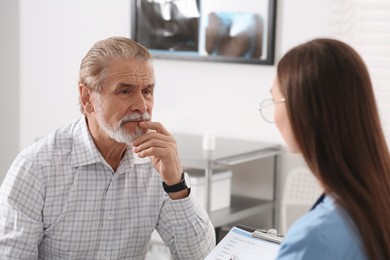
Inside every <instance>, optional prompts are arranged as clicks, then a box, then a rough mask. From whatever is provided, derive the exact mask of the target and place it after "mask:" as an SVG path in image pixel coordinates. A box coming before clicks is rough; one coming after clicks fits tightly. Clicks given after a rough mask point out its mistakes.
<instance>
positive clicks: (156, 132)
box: [132, 121, 189, 199]
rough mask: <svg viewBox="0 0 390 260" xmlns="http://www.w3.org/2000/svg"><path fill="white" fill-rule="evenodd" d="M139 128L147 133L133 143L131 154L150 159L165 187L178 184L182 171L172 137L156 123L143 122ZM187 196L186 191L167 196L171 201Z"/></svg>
mask: <svg viewBox="0 0 390 260" xmlns="http://www.w3.org/2000/svg"><path fill="white" fill-rule="evenodd" d="M139 126H140V127H141V128H142V129H143V130H144V132H147V133H146V134H144V135H142V136H140V137H138V138H136V139H135V140H134V141H133V143H132V145H133V152H134V153H136V154H137V155H138V157H140V158H145V157H150V158H151V160H152V163H153V166H154V168H155V169H156V170H157V171H158V172H159V173H160V175H161V177H162V179H163V180H164V182H165V183H166V184H167V185H174V184H176V183H179V182H180V181H181V178H182V172H183V170H182V167H181V163H180V158H179V154H178V151H177V146H176V141H175V139H174V138H173V136H172V135H171V134H170V133H169V132H168V131H167V130H166V129H165V128H164V126H163V125H162V124H161V123H158V122H151V121H143V122H140V123H139ZM150 130H151V131H150ZM188 194H189V190H188V189H187V190H183V191H179V192H175V193H170V194H169V196H170V197H171V198H172V199H180V198H185V197H187V196H188Z"/></svg>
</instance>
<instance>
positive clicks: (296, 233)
mask: <svg viewBox="0 0 390 260" xmlns="http://www.w3.org/2000/svg"><path fill="white" fill-rule="evenodd" d="M284 256H289V257H288V259H365V258H364V254H363V250H362V246H361V241H360V238H359V235H358V233H357V231H356V228H355V227H354V224H353V222H352V220H351V218H350V217H349V216H348V214H347V213H346V212H345V211H344V210H343V209H341V208H340V207H338V206H337V205H336V204H335V203H334V201H333V200H332V199H331V198H329V197H326V198H325V200H324V202H323V203H321V204H319V205H318V206H317V207H316V208H315V209H313V210H311V211H310V212H308V213H306V214H305V215H304V216H303V217H301V218H300V219H299V220H298V221H297V222H296V223H294V224H293V225H292V227H291V228H290V230H289V231H288V233H287V235H286V237H285V239H284V241H283V243H282V245H281V249H280V253H279V257H278V259H287V258H284Z"/></svg>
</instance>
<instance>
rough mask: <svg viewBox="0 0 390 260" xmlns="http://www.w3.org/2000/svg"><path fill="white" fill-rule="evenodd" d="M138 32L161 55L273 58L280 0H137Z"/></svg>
mask: <svg viewBox="0 0 390 260" xmlns="http://www.w3.org/2000/svg"><path fill="white" fill-rule="evenodd" d="M133 1H134V5H133V9H134V11H133V12H132V21H131V23H132V37H133V38H134V39H135V40H137V41H138V42H140V43H141V44H143V45H144V46H146V47H147V48H149V49H150V50H151V51H152V54H153V56H154V57H156V58H174V59H194V60H209V61H224V62H243V63H255V64H273V60H274V34H275V9H276V0H240V1H237V0H133Z"/></svg>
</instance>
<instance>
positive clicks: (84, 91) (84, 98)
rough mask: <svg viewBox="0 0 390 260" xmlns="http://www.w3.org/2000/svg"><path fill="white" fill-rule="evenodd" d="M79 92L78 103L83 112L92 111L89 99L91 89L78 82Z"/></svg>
mask: <svg viewBox="0 0 390 260" xmlns="http://www.w3.org/2000/svg"><path fill="white" fill-rule="evenodd" d="M79 93H80V104H81V106H82V107H83V109H84V112H85V113H92V112H93V111H94V107H93V104H92V100H91V89H90V88H88V87H87V85H85V84H83V83H80V84H79Z"/></svg>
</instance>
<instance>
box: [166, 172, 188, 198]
mask: <svg viewBox="0 0 390 260" xmlns="http://www.w3.org/2000/svg"><path fill="white" fill-rule="evenodd" d="M162 186H163V188H164V191H165V192H166V193H175V192H179V191H183V190H186V189H189V188H191V185H190V177H189V175H188V173H186V172H183V173H182V175H181V180H180V181H179V182H177V183H175V184H173V185H168V184H166V183H165V182H163V183H162Z"/></svg>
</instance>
